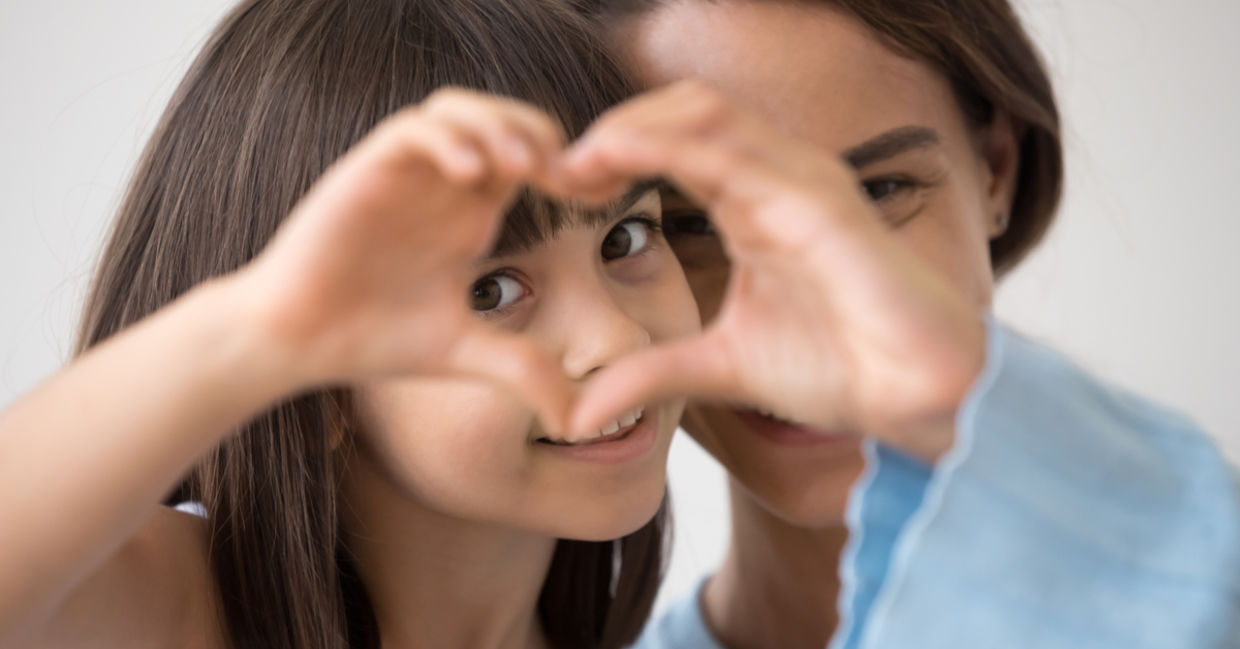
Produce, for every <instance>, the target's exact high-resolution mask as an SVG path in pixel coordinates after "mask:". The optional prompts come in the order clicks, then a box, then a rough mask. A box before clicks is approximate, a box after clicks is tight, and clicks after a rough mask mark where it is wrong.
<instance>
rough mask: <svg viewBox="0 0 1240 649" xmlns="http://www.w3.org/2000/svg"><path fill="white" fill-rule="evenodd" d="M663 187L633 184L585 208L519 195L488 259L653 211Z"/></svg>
mask: <svg viewBox="0 0 1240 649" xmlns="http://www.w3.org/2000/svg"><path fill="white" fill-rule="evenodd" d="M665 184H666V183H664V182H663V181H660V180H650V181H643V182H640V183H637V184H635V185H634V186H633V187H632V188H630V189H629V190H628V191H627V192H625V193H624V194H622V195H621V196H620V197H619V198H617V199H616V200H614V201H612V202H611V203H609V204H607V205H604V206H602V207H589V206H586V205H583V204H581V203H577V202H571V201H570V202H565V201H559V200H553V199H550V198H547V197H544V196H540V195H537V194H534V193H532V192H528V191H526V192H523V193H522V196H521V197H520V198H519V199H518V201H517V203H516V204H515V205H514V206H513V208H512V209H511V210H509V212H508V214H507V215H506V217H505V218H504V225H503V227H502V228H501V229H500V235H499V238H498V239H497V241H496V244H495V247H494V248H493V249H492V251H491V253H490V254H489V255H488V257H492V258H493V257H507V256H511V255H518V254H521V253H523V252H528V251H529V250H531V249H533V248H536V247H538V246H540V245H544V244H546V243H548V242H550V241H551V240H552V239H554V238H555V237H556V236H557V235H558V234H559V233H561V232H563V231H564V230H566V229H569V228H586V229H594V228H600V227H603V226H605V225H607V224H609V223H611V222H612V221H615V220H616V219H618V218H620V217H621V216H623V215H624V214H625V213H627V212H630V211H632V210H634V209H636V208H639V207H646V208H647V209H657V208H658V205H659V192H660V189H661V188H662V187H664V186H665Z"/></svg>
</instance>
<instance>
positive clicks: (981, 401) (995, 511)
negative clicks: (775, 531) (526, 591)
mask: <svg viewBox="0 0 1240 649" xmlns="http://www.w3.org/2000/svg"><path fill="white" fill-rule="evenodd" d="M987 346H988V349H987V359H986V367H985V368H984V369H983V371H982V375H981V377H980V378H979V380H978V382H977V384H976V385H974V386H973V389H972V391H971V392H970V394H969V396H968V397H967V398H966V400H965V402H964V404H963V406H962V407H961V409H960V413H959V415H958V419H957V422H956V424H957V425H956V442H955V446H954V447H953V448H952V450H951V451H950V452H949V453H948V454H947V455H946V456H944V457H943V458H942V459H941V460H940V461H939V462H938V464H937V465H936V466H934V467H928V466H926V465H924V464H922V463H920V462H918V461H916V460H913V459H911V458H908V457H906V456H903V455H901V454H900V453H898V452H896V451H894V450H891V449H889V448H886V447H882V446H879V445H873V444H869V445H867V447H866V455H867V458H868V467H867V471H866V474H865V475H864V476H863V477H862V479H861V480H860V481H858V483H857V485H856V486H855V487H854V489H853V492H852V494H851V497H850V500H849V509H848V514H847V518H848V525H849V530H850V532H851V536H850V541H849V545H848V547H847V548H846V549H845V552H844V555H843V558H842V560H841V566H840V570H841V576H842V578H843V584H844V586H843V589H842V590H841V593H840V600H839V601H840V603H839V607H840V619H841V624H840V627H839V629H838V630H837V632H836V635H835V637H834V639H833V640H832V642H831V649H907V648H909V647H916V648H917V649H973V648H976V649H994V648H996V647H1003V648H1004V649H1034V648H1037V649H1059V648H1063V649H1068V648H1072V649H1078V648H1082V647H1087V648H1089V649H1171V648H1180V647H1183V648H1185V649H1188V648H1192V649H1223V648H1240V479H1238V478H1237V475H1236V474H1235V473H1234V472H1233V470H1232V468H1231V467H1230V466H1229V465H1228V464H1227V463H1226V461H1224V460H1223V458H1222V456H1221V455H1220V454H1219V451H1218V449H1217V448H1216V447H1215V446H1214V444H1213V443H1212V442H1211V440H1210V439H1209V438H1208V437H1207V436H1206V435H1204V434H1203V433H1202V432H1201V431H1200V430H1198V429H1197V427H1196V426H1194V425H1193V423H1192V422H1191V421H1189V420H1187V419H1185V418H1184V417H1182V416H1180V415H1177V414H1175V413H1173V412H1170V411H1167V410H1165V409H1162V408H1160V407H1157V406H1154V405H1152V404H1150V403H1148V402H1146V401H1143V400H1141V399H1139V398H1137V397H1135V396H1133V395H1131V394H1129V393H1127V392H1125V391H1122V390H1119V389H1116V388H1114V387H1110V386H1106V385H1103V384H1102V383H1100V382H1099V381H1097V380H1096V379H1093V378H1091V377H1090V376H1089V375H1087V374H1085V373H1084V372H1083V371H1082V370H1081V369H1079V368H1078V367H1076V366H1075V365H1073V364H1072V363H1071V362H1069V361H1068V360H1066V359H1065V358H1063V357H1062V356H1060V355H1059V354H1057V353H1055V352H1054V351H1052V350H1050V349H1047V348H1046V347H1044V346H1041V345H1038V344H1035V343H1033V342H1030V341H1029V340H1026V339H1024V338H1022V337H1021V336H1019V335H1017V334H1015V333H1013V332H1012V331H1010V330H1008V329H1006V328H1004V327H1002V326H999V325H997V324H996V323H994V322H993V321H991V323H990V325H989V331H988V340H987ZM637 646H638V647H640V648H641V649H656V648H657V649H662V648H664V647H677V648H679V649H720V645H719V644H718V642H717V641H715V640H714V639H713V638H711V637H710V634H709V632H708V631H707V627H706V625H705V623H704V621H703V619H702V616H701V611H700V608H699V607H698V605H697V592H696V591H695V592H694V593H693V595H692V596H689V597H686V598H685V599H684V600H682V601H681V602H678V603H677V604H676V605H675V606H674V607H673V608H672V609H671V610H670V611H669V612H668V613H667V614H666V615H665V616H664V617H662V618H661V619H659V620H657V621H656V622H654V623H652V624H651V625H650V626H649V627H648V628H647V630H646V632H645V634H644V635H643V636H642V638H641V639H640V640H639V641H638V645H637Z"/></svg>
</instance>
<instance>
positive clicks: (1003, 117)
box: [978, 109, 1025, 239]
mask: <svg viewBox="0 0 1240 649" xmlns="http://www.w3.org/2000/svg"><path fill="white" fill-rule="evenodd" d="M1024 132H1025V127H1024V125H1023V124H1020V123H1017V122H1016V121H1015V120H1013V119H1012V116H1011V115H1010V114H1009V113H1007V112H1006V111H1003V110H998V109H996V110H995V112H994V117H992V118H991V120H990V123H989V124H987V125H986V126H984V127H982V129H981V131H980V132H979V135H980V137H979V140H978V145H979V151H978V153H979V154H980V158H981V159H980V162H981V164H982V179H983V181H984V184H983V189H985V191H986V198H985V201H986V204H985V207H986V210H987V211H986V213H987V214H991V215H993V220H992V221H991V224H990V230H989V236H990V238H991V239H997V238H999V237H1001V236H1003V233H1004V232H1005V231H1006V230H1007V226H1008V221H1009V218H1010V215H1011V212H1012V201H1013V200H1015V198H1016V182H1017V177H1018V175H1019V173H1020V142H1021V140H1022V139H1023V137H1022V136H1023V135H1024Z"/></svg>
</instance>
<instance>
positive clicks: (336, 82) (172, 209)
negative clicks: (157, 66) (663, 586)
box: [78, 0, 665, 649]
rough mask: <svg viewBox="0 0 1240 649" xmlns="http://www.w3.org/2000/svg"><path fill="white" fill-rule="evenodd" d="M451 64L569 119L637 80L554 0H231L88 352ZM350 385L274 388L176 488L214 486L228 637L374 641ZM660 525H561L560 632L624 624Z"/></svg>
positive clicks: (92, 305) (112, 252)
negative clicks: (352, 552)
mask: <svg viewBox="0 0 1240 649" xmlns="http://www.w3.org/2000/svg"><path fill="white" fill-rule="evenodd" d="M448 85H452V86H459V87H468V88H473V89H477V90H483V91H487V92H492V93H497V94H503V95H508V96H512V97H516V98H519V99H523V100H525V101H528V102H530V103H532V104H535V105H537V106H540V107H542V108H543V109H545V110H547V111H548V112H549V113H550V114H551V115H552V116H554V117H557V118H558V119H559V120H560V121H561V123H562V124H563V125H564V127H565V129H566V130H567V131H568V133H569V134H570V135H576V134H579V133H581V132H582V131H583V130H584V129H585V128H586V127H587V126H588V124H589V123H590V122H591V121H593V119H594V118H595V117H596V116H597V115H599V114H600V113H601V112H603V111H604V110H605V109H607V108H608V107H609V106H611V105H613V104H615V103H617V102H619V101H622V100H623V99H625V98H626V97H627V96H628V95H629V94H630V92H631V89H630V87H629V85H628V84H627V82H626V81H625V79H624V77H623V75H621V74H620V72H619V71H618V69H617V67H616V65H615V64H614V63H613V61H612V60H611V59H610V58H609V57H608V55H607V54H606V53H605V50H604V49H603V48H602V47H601V46H600V45H598V43H596V41H595V40H594V37H593V35H592V34H591V32H590V29H589V26H588V25H586V24H585V23H584V21H583V19H582V18H580V17H579V16H578V15H576V14H575V13H573V12H572V11H570V10H569V9H567V8H565V6H564V5H563V3H561V2H557V1H556V0H247V1H245V2H242V3H241V4H240V5H239V6H238V7H237V8H236V9H235V10H233V12H232V13H231V14H230V15H229V16H228V17H227V18H225V20H224V21H223V23H222V24H221V25H220V26H219V27H218V28H217V30H216V31H215V33H214V34H213V36H212V37H211V38H210V40H209V41H208V43H207V44H206V46H205V48H204V49H203V51H202V53H201V54H200V55H199V56H198V58H197V59H196V61H195V62H194V64H193V65H192V67H191V69H190V71H189V73H188V74H187V75H186V77H185V79H184V80H183V81H182V83H181V85H180V87H179V88H178V90H177V92H176V94H175V96H174V98H173V99H172V102H171V104H170V105H169V106H168V108H167V110H166V111H165V113H164V115H163V118H162V120H161V122H160V124H159V126H158V128H157V130H156V132H155V134H154V136H153V137H152V139H151V141H150V143H149V144H148V146H147V148H146V150H145V152H144V154H143V157H142V160H141V162H140V164H139V167H138V169H137V171H136V173H135V176H134V178H133V181H132V184H131V186H130V188H129V190H128V193H127V195H126V197H125V199H124V202H123V204H122V206H121V208H120V212H119V214H118V216H117V219H116V222H115V226H114V229H113V231H112V233H111V238H110V240H109V242H108V244H107V246H106V248H105V250H104V253H103V256H102V259H101V262H100V266H99V270H98V274H97V276H96V278H95V280H94V283H93V286H92V288H91V291H90V295H89V298H88V301H87V304H86V308H85V312H84V317H83V322H82V326H81V331H80V335H79V342H78V352H79V353H80V352H82V351H84V350H86V349H88V348H90V347H92V346H94V345H97V344H99V343H100V342H101V341H103V340H105V339H107V338H108V337H109V336H111V335H113V334H115V333H117V332H118V331H120V330H122V329H124V328H125V327H127V326H129V325H130V324H132V323H134V322H136V321H138V320H140V319H142V318H143V317H145V316H147V315H149V314H150V313H152V312H153V311H155V310H157V309H159V308H160V307H162V306H164V305H165V304H167V303H169V302H170V301H172V300H174V299H175V298H177V297H178V296H179V295H181V294H183V293H184V292H186V291H187V290H189V289H190V288H192V287H193V286H195V285H196V284H198V283H200V282H203V281H204V280H207V279H209V278H211V277H215V276H218V275H222V274H226V273H229V272H231V271H233V270H235V269H237V268H239V267H240V266H242V265H244V264H245V263H246V262H248V261H249V260H250V259H252V258H253V257H254V256H255V255H256V254H257V253H258V252H259V251H260V250H261V249H262V248H263V246H264V245H265V244H266V243H267V241H268V240H269V239H270V238H271V236H272V234H273V233H274V232H275V230H276V228H277V227H278V226H279V224H280V222H281V221H282V220H283V219H284V217H285V215H286V214H288V212H289V211H290V210H291V209H292V207H293V206H294V204H295V203H296V202H297V200H298V198H299V197H301V196H302V194H304V193H305V192H306V191H307V190H308V189H309V188H310V186H311V184H312V183H314V181H315V180H316V179H317V178H318V177H319V176H320V175H321V174H322V173H323V171H324V170H325V169H326V168H327V166H328V165H329V164H330V163H331V162H332V161H334V160H335V159H336V158H338V157H339V156H340V155H342V154H343V153H344V152H345V151H346V150H347V149H348V148H349V147H350V146H351V145H352V144H353V143H355V142H357V141H358V140H359V139H360V138H362V136H363V135H365V134H366V133H367V132H368V131H369V130H370V129H371V128H372V127H373V126H374V125H375V124H376V123H377V122H379V121H380V120H381V119H382V118H383V117H385V116H386V115H389V114H391V113H393V112H395V111H396V110H398V109H400V108H401V107H404V106H407V105H409V104H413V103H416V102H418V101H420V100H422V99H423V98H425V97H426V96H427V95H428V94H430V93H431V92H432V91H434V90H435V89H437V88H440V87H443V86H448ZM551 211H554V210H551ZM547 213H548V204H547V203H545V202H541V201H540V199H538V198H536V197H534V196H530V195H525V196H524V197H523V198H522V199H521V200H520V201H519V203H518V204H517V205H516V206H515V207H514V208H513V210H512V212H511V213H510V214H509V215H508V219H507V223H506V226H505V227H506V228H508V229H509V231H510V234H514V235H515V236H518V237H522V238H528V237H532V236H537V234H538V228H539V227H540V223H541V227H546V226H547V223H546V222H545V219H536V218H534V216H533V215H534V214H543V215H545V214H547ZM150 371H153V372H157V371H160V368H157V367H152V368H150ZM348 406H349V401H348V394H347V392H345V391H343V390H336V391H324V392H319V393H314V394H307V395H303V396H300V397H297V398H294V399H291V400H289V401H287V402H286V403H281V404H279V405H277V406H275V407H273V408H272V409H271V410H270V411H269V412H267V413H265V414H264V415H262V416H260V417H258V418H257V419H255V420H254V421H252V422H250V423H248V424H246V425H245V426H244V427H242V429H241V430H239V431H237V432H236V434H234V435H232V436H231V437H230V438H229V439H228V440H227V441H226V442H224V443H223V444H222V445H221V446H220V447H219V448H218V449H216V450H215V451H214V452H213V453H211V454H210V455H209V457H207V458H205V459H204V460H203V461H202V462H201V464H200V465H199V466H197V467H196V468H195V469H194V471H193V473H192V475H190V476H189V477H188V479H187V481H186V482H185V485H184V486H183V487H182V488H181V489H180V490H179V491H178V493H177V494H175V495H174V496H173V497H172V498H171V499H170V500H177V499H181V498H187V499H194V500H200V501H202V502H203V503H204V504H205V506H206V508H207V511H208V514H209V525H210V530H211V557H210V560H211V568H212V571H213V573H214V576H215V579H216V582H217V584H218V588H219V593H220V600H221V605H222V616H223V620H224V623H225V624H226V629H227V632H228V636H229V638H230V640H231V642H232V644H233V645H234V646H236V647H238V648H249V647H263V648H264V649H329V648H331V649H339V648H342V647H354V648H362V647H367V648H369V647H378V646H379V634H378V627H377V623H376V621H375V618H374V615H373V611H372V610H371V608H370V605H369V603H368V600H367V598H366V593H365V589H364V586H363V584H362V583H361V581H360V579H359V578H358V576H357V572H356V571H355V570H354V569H353V568H352V567H351V565H350V560H349V553H348V551H347V548H346V547H345V546H344V543H343V539H344V536H343V534H342V532H341V529H340V521H339V518H338V516H337V505H336V488H337V482H338V479H339V474H338V467H337V462H336V461H335V457H334V455H333V452H332V450H331V448H330V447H329V444H330V438H331V437H332V436H333V435H338V434H340V433H341V431H343V430H345V429H346V428H347V427H348V426H350V425H352V420H351V417H350V411H349V407H348ZM664 526H665V512H663V511H660V514H659V515H658V516H657V517H656V518H655V520H653V521H652V522H650V523H649V524H648V525H646V526H645V527H643V528H642V529H641V530H639V531H637V532H635V533H634V534H631V535H629V536H627V537H625V538H624V539H622V540H620V541H619V542H617V543H611V542H607V543H588V542H575V541H561V542H560V543H559V545H558V546H557V550H556V553H555V556H554V559H553V561H552V566H551V569H550V572H549V574H548V575H547V579H546V582H545V584H544V586H543V590H542V594H541V598H540V603H539V604H540V605H539V614H540V618H541V622H542V625H543V628H544V630H545V631H546V633H547V636H548V638H549V640H550V641H551V644H552V646H554V647H557V648H561V649H569V648H572V649H582V648H595V647H597V648H607V649H611V648H617V647H621V646H624V645H627V644H629V643H631V642H632V641H633V640H634V639H635V638H636V636H637V634H638V632H639V631H640V630H641V627H642V624H643V623H644V621H645V619H646V617H647V615H648V614H649V612H650V608H651V605H652V604H653V601H654V595H655V591H656V589H657V587H658V582H659V576H660V573H661V568H662V561H663V549H662V543H663V538H664ZM617 559H619V561H617ZM616 566H619V568H618V570H619V572H618V574H613V571H614V570H615V569H616Z"/></svg>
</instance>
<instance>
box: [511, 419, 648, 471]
mask: <svg viewBox="0 0 1240 649" xmlns="http://www.w3.org/2000/svg"><path fill="white" fill-rule="evenodd" d="M658 420H659V418H658V417H649V416H646V408H644V407H643V408H638V409H636V410H633V411H631V412H628V413H626V414H624V415H622V416H621V417H619V418H618V419H616V420H614V421H612V422H610V423H609V424H607V425H605V426H603V427H602V428H600V429H598V430H596V431H594V433H593V434H591V435H587V436H583V437H582V438H581V439H577V440H574V441H569V440H567V439H557V438H553V437H551V436H543V437H540V438H538V439H536V440H535V442H536V443H537V444H538V446H539V447H541V448H544V449H545V450H547V451H550V452H552V453H555V454H556V455H559V456H561V457H566V458H569V459H574V460H581V461H586V462H599V463H607V464H615V463H620V462H626V461H628V460H632V459H634V458H637V457H639V456H641V455H644V454H645V453H646V452H647V451H649V450H650V449H651V448H653V447H654V443H655V440H656V439H657V438H658Z"/></svg>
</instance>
